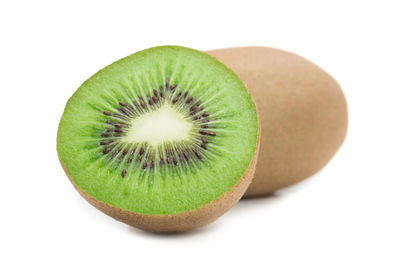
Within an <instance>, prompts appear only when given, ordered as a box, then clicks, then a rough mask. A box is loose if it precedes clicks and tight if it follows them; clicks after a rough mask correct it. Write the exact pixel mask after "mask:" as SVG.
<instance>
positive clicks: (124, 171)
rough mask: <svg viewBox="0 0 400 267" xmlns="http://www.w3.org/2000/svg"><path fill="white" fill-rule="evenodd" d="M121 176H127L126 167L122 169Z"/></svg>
mask: <svg viewBox="0 0 400 267" xmlns="http://www.w3.org/2000/svg"><path fill="white" fill-rule="evenodd" d="M121 176H122V178H124V177H125V176H126V169H123V170H122V173H121Z"/></svg>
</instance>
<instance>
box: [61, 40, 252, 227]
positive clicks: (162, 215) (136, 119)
mask: <svg viewBox="0 0 400 267" xmlns="http://www.w3.org/2000/svg"><path fill="white" fill-rule="evenodd" d="M258 136H259V127H258V117H257V111H256V106H255V103H254V102H253V100H252V99H251V96H250V95H249V93H248V91H247V89H246V87H245V86H244V84H243V82H242V81H241V80H240V79H239V78H238V76H237V75H236V74H235V73H234V72H233V71H232V70H230V69H229V68H227V67H226V66H225V65H223V64H222V63H220V62H219V61H217V60H216V59H214V58H213V57H211V56H209V55H207V54H205V53H203V52H200V51H197V50H193V49H190V48H185V47H178V46H161V47H154V48H150V49H146V50H143V51H140V52H137V53H135V54H133V55H131V56H128V57H126V58H123V59H121V60H118V61H116V62H114V63H113V64H111V65H109V66H107V67H105V68H104V69H102V70H100V71H99V72H97V73H96V74H95V75H93V76H92V77H91V78H89V79H88V80H86V81H85V82H84V83H83V84H82V85H81V86H80V88H79V89H78V90H77V91H76V92H75V93H74V94H73V96H72V97H71V98H70V99H69V101H68V103H67V105H66V107H65V110H64V113H63V115H62V118H61V121H60V123H59V128H58V135H57V152H58V156H59V159H60V161H61V164H62V166H63V168H64V170H65V172H66V174H67V176H68V177H69V179H70V181H71V182H72V184H73V185H74V187H75V188H76V189H77V191H78V192H79V193H80V194H81V195H82V196H83V197H84V198H85V199H86V200H87V201H88V202H89V203H90V204H92V205H93V206H94V207H96V208H97V209H99V210H100V211H102V212H104V213H106V214H108V215H109V216H111V217H113V218H115V219H117V220H119V221H121V222H124V223H127V224H129V225H131V226H134V227H137V228H140V229H143V230H147V231H154V232H179V231H187V230H191V229H195V228H198V227H201V226H203V225H206V224H208V223H210V222H212V221H214V220H216V219H217V218H218V217H219V216H221V215H222V214H223V213H225V212H226V211H228V210H229V209H230V208H231V207H232V206H233V205H234V204H235V203H236V202H237V201H238V200H239V199H240V198H241V197H242V195H243V194H244V192H245V191H246V189H247V187H248V185H249V184H250V182H251V179H252V177H253V174H254V171H255V163H256V158H257V151H258Z"/></svg>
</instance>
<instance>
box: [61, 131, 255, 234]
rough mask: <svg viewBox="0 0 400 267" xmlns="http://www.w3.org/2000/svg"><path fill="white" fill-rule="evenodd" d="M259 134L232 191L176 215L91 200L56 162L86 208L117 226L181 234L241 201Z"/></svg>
mask: <svg viewBox="0 0 400 267" xmlns="http://www.w3.org/2000/svg"><path fill="white" fill-rule="evenodd" d="M260 130H261V129H260V124H259V130H258V138H257V147H256V150H255V153H254V157H253V159H252V161H251V163H250V165H249V167H248V168H247V170H246V172H245V173H244V174H243V176H242V177H241V178H240V180H239V181H238V183H237V184H236V185H235V186H233V188H232V190H231V191H229V192H226V193H224V194H223V195H221V196H220V197H219V198H218V199H216V200H214V201H211V202H209V203H207V204H206V205H204V206H201V207H200V208H198V209H196V210H190V211H186V212H183V213H179V214H171V215H147V214H139V213H134V212H131V211H127V210H123V209H120V208H117V207H114V206H111V205H108V204H106V203H104V202H101V201H99V200H97V199H94V198H93V197H91V196H89V195H88V194H86V193H85V192H84V191H83V190H81V189H80V188H79V187H77V186H76V185H75V184H74V182H73V181H72V179H71V177H69V176H68V172H67V170H66V168H65V165H64V164H63V163H62V162H61V161H60V162H61V165H62V167H63V169H64V171H65V173H66V174H67V176H68V178H69V180H70V181H71V183H72V184H73V185H74V187H75V189H76V190H77V191H78V192H79V194H81V196H82V197H83V198H84V199H86V200H87V201H88V202H89V203H90V204H92V205H93V206H94V207H95V208H97V209H98V210H100V211H102V212H104V213H105V214H107V215H109V216H111V217H112V218H114V219H116V220H118V221H120V222H123V223H126V224H128V225H130V226H133V227H136V228H139V229H142V230H145V231H150V232H183V231H189V230H194V229H196V228H199V227H202V226H205V225H207V224H209V223H212V222H213V221H215V220H216V219H217V218H218V217H220V216H222V215H223V214H224V213H225V212H227V211H228V210H230V209H231V208H232V207H233V206H234V205H235V204H236V203H237V202H238V201H239V200H240V199H241V198H242V196H243V194H244V193H245V192H246V190H247V188H248V186H249V185H250V183H251V181H252V179H253V177H254V172H255V166H256V162H257V158H258V151H259V144H260Z"/></svg>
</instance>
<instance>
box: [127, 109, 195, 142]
mask: <svg viewBox="0 0 400 267" xmlns="http://www.w3.org/2000/svg"><path fill="white" fill-rule="evenodd" d="M192 128H193V123H192V122H191V121H190V120H188V119H187V118H186V116H185V115H184V114H182V113H180V112H179V111H177V110H176V109H174V108H173V107H172V106H171V105H169V104H167V103H165V104H164V105H162V106H161V107H160V108H159V109H156V110H152V111H150V112H147V113H145V114H143V115H141V116H139V117H137V118H135V119H133V120H132V121H131V122H130V127H129V129H128V132H127V135H126V136H124V137H123V139H124V140H125V141H127V142H132V143H139V142H146V143H148V144H150V145H152V146H153V147H157V146H158V145H160V144H162V143H164V142H174V141H185V140H189V138H190V131H191V129H192Z"/></svg>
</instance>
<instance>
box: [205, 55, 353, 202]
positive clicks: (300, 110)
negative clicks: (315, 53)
mask: <svg viewBox="0 0 400 267" xmlns="http://www.w3.org/2000/svg"><path fill="white" fill-rule="evenodd" d="M207 53H208V54H210V55H212V56H214V57H215V58H217V59H218V60H220V61H221V62H222V63H224V64H226V65H227V66H228V67H229V68H231V69H232V70H233V71H235V73H236V74H238V76H239V77H240V78H241V79H242V81H243V82H244V83H245V84H246V86H247V88H248V89H249V92H250V94H251V95H252V97H253V98H254V100H255V102H256V104H257V107H258V111H259V117H260V123H261V128H262V130H261V138H260V140H261V141H260V152H259V157H258V163H257V170H256V172H255V175H254V179H253V182H252V183H251V185H250V186H249V188H248V190H247V191H246V194H245V195H244V196H245V197H257V196H264V195H268V194H270V193H272V192H274V191H276V190H279V189H282V188H284V187H287V186H290V185H293V184H296V183H298V182H300V181H303V180H304V179H306V178H308V177H310V176H311V175H313V174H315V173H316V172H318V171H320V170H321V169H322V168H323V167H324V166H325V165H326V164H327V163H328V162H329V161H330V160H331V158H332V157H333V156H334V155H335V153H336V152H337V151H338V149H339V148H340V146H341V145H342V144H343V142H344V140H345V137H346V133H347V125H348V114H347V103H346V99H345V96H344V94H343V91H342V89H341V88H340V85H339V84H338V83H337V82H336V81H335V80H334V79H333V78H332V77H331V76H330V75H329V74H328V73H326V72H325V71H324V70H322V69H321V68H320V67H318V66H317V65H315V64H314V63H312V62H310V61H308V60H306V59H304V58H302V57H300V56H298V55H296V54H293V53H290V52H286V51H282V50H279V49H274V48H269V47H236V48H226V49H218V50H212V51H208V52H207Z"/></svg>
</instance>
